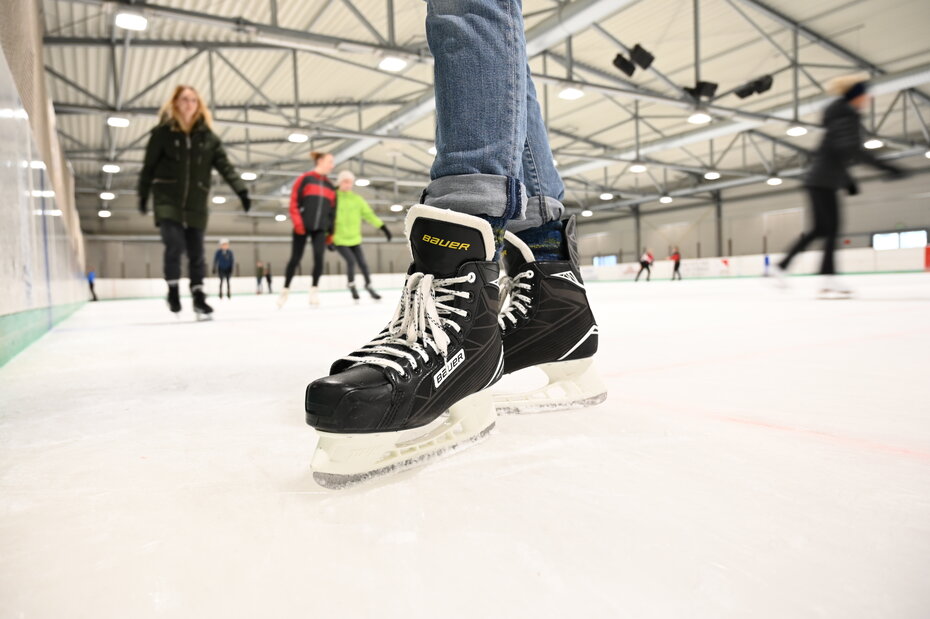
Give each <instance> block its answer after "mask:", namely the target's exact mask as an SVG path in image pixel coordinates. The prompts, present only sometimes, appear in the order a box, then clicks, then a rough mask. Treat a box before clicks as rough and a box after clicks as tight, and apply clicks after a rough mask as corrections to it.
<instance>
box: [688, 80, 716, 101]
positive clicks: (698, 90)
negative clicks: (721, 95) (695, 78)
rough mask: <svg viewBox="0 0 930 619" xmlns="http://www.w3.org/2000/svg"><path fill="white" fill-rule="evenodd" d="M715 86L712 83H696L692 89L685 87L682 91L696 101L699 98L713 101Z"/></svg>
mask: <svg viewBox="0 0 930 619" xmlns="http://www.w3.org/2000/svg"><path fill="white" fill-rule="evenodd" d="M717 86H718V85H717V84H716V83H714V82H698V83H697V84H696V85H695V86H694V88H689V87H687V86H686V87H685V88H684V89H683V90H684V91H685V92H686V93H688V94H689V95H691V97H692V98H693V99H694V100H695V101H698V100H700V99H701V97H704V98H705V99H713V98H714V94H715V93H716V92H717Z"/></svg>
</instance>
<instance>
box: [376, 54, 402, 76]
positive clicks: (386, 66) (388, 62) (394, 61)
mask: <svg viewBox="0 0 930 619" xmlns="http://www.w3.org/2000/svg"><path fill="white" fill-rule="evenodd" d="M406 67H407V61H406V60H404V59H403V58H398V57H396V56H385V57H384V58H382V59H381V62H379V63H378V68H379V69H381V70H382V71H391V72H392V73H396V72H397V71H403V70H404V69H405V68H406Z"/></svg>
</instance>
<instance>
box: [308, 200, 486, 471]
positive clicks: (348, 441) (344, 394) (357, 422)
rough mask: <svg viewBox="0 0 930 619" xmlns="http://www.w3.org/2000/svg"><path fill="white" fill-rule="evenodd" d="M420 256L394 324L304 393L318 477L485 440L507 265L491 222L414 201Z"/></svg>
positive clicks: (417, 460) (405, 462)
mask: <svg viewBox="0 0 930 619" xmlns="http://www.w3.org/2000/svg"><path fill="white" fill-rule="evenodd" d="M406 228H407V236H408V238H409V239H410V251H411V254H412V256H413V263H412V264H411V266H410V269H409V270H408V273H407V280H406V283H405V285H404V290H403V292H402V293H401V298H400V302H399V304H398V306H397V309H396V310H395V312H394V316H393V318H392V319H391V322H390V323H389V324H388V326H387V327H386V328H385V329H384V330H383V331H382V332H381V333H379V334H378V335H377V336H376V337H375V338H374V339H372V340H371V341H370V342H369V343H368V344H366V345H364V346H362V347H361V348H359V349H358V350H356V351H355V352H353V353H351V354H350V355H348V356H346V357H343V358H342V359H339V360H338V361H336V362H335V363H334V364H333V366H332V369H331V372H330V375H329V376H327V377H325V378H321V379H319V380H316V381H314V382H312V383H311V384H310V385H309V386H308V387H307V391H306V402H305V408H306V412H307V423H308V424H309V425H311V426H313V427H314V428H316V430H317V432H318V433H319V437H320V440H319V443H318V446H317V448H316V452H315V453H314V455H313V460H312V463H311V468H312V469H313V478H314V479H315V480H316V481H317V483H319V484H320V485H322V486H326V487H329V488H343V487H346V486H350V485H353V484H356V483H359V482H362V481H366V480H369V479H372V478H375V477H379V476H381V475H385V474H388V473H394V472H398V471H401V470H404V469H407V468H410V467H413V466H417V465H419V464H423V463H425V462H427V461H429V460H430V459H432V458H435V457H437V456H441V455H444V454H448V453H451V452H452V451H454V450H456V449H459V448H461V447H464V446H467V445H469V444H471V443H474V442H475V441H478V440H480V439H481V438H484V437H485V436H487V434H488V432H490V430H491V428H493V427H494V420H495V412H494V404H493V402H492V399H491V395H490V392H489V391H487V390H486V388H487V387H488V386H490V385H491V384H493V383H494V382H495V381H496V380H497V379H498V378H499V377H500V375H501V371H502V370H503V361H504V355H503V348H502V343H501V336H500V331H499V327H498V322H497V310H498V293H499V290H498V287H497V284H496V282H497V279H498V276H499V271H500V268H499V266H498V264H497V263H496V262H495V261H494V252H495V244H494V238H493V234H492V231H491V226H490V225H489V224H488V223H487V222H486V221H484V220H483V219H480V218H478V217H473V216H471V215H466V214H462V213H456V212H453V211H448V210H442V209H437V208H432V207H428V206H422V205H419V206H414V207H413V208H411V209H410V211H409V213H408V215H407V223H406Z"/></svg>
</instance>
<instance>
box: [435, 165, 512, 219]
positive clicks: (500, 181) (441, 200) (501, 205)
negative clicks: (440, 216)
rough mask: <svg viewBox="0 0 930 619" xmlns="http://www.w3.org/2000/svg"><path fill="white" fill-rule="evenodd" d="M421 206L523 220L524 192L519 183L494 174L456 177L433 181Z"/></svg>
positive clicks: (458, 175)
mask: <svg viewBox="0 0 930 619" xmlns="http://www.w3.org/2000/svg"><path fill="white" fill-rule="evenodd" d="M420 202H421V203H423V204H426V205H428V206H434V207H436V208H447V209H449V210H452V211H456V212H458V213H465V214H467V215H476V216H484V217H499V218H503V219H506V220H511V221H512V220H515V219H523V213H524V211H525V210H526V189H525V187H524V186H523V183H521V182H520V181H519V180H517V179H515V178H513V177H510V176H498V175H496V174H457V175H454V176H443V177H441V178H437V179H436V180H434V181H432V182H431V183H430V184H429V185H428V186H427V187H426V189H424V190H423V194H422V195H421V196H420Z"/></svg>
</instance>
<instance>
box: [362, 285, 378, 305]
mask: <svg viewBox="0 0 930 619" xmlns="http://www.w3.org/2000/svg"><path fill="white" fill-rule="evenodd" d="M365 290H367V291H368V294H370V295H371V298H372V299H374V300H375V301H380V300H381V295H380V294H378V293H377V291H376V290H375V289H374V288H372V287H371V284H365Z"/></svg>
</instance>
